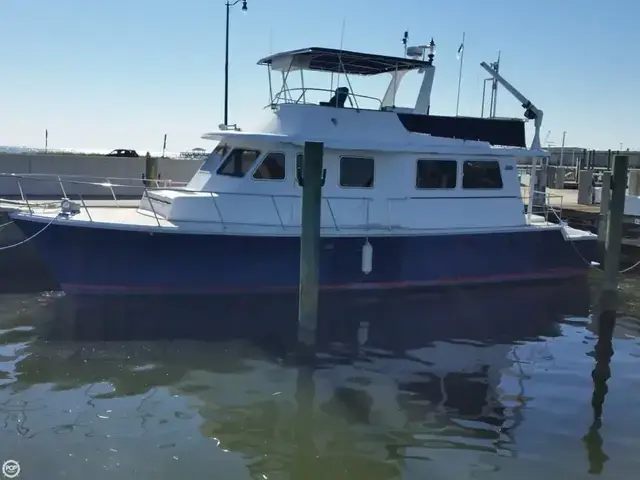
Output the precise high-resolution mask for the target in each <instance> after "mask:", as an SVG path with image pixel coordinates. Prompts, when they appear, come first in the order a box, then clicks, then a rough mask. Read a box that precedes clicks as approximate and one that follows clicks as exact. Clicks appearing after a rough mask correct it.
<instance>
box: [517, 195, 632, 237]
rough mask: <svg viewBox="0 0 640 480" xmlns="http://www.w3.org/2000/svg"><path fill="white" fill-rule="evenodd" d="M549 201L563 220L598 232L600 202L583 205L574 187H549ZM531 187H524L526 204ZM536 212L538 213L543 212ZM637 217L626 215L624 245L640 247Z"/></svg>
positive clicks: (551, 219) (573, 225)
mask: <svg viewBox="0 0 640 480" xmlns="http://www.w3.org/2000/svg"><path fill="white" fill-rule="evenodd" d="M547 193H548V194H549V201H550V204H551V206H553V207H554V208H555V209H556V211H557V212H559V213H560V216H561V218H562V220H564V221H565V222H567V223H568V224H569V225H571V226H572V227H575V228H580V229H584V230H589V231H591V232H593V233H598V222H599V220H600V204H595V205H581V204H579V203H578V191H577V190H574V189H554V188H547ZM528 196H529V188H528V187H522V198H523V199H524V203H525V206H526V204H527V203H528ZM534 213H537V214H538V215H540V214H542V212H536V211H535V210H534ZM548 220H549V221H556V220H557V218H555V216H553V215H552V216H549V217H548ZM636 221H637V219H636V218H634V217H631V216H628V215H625V216H624V238H623V240H622V243H623V245H625V246H630V247H640V225H638V223H636Z"/></svg>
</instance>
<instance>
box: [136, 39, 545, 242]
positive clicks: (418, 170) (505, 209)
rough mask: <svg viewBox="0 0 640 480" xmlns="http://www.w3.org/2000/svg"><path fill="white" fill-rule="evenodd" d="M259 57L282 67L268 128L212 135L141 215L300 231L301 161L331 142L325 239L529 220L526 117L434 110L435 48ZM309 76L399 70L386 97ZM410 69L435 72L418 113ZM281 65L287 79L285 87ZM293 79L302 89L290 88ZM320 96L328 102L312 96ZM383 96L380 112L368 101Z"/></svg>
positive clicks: (239, 228)
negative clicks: (403, 89)
mask: <svg viewBox="0 0 640 480" xmlns="http://www.w3.org/2000/svg"><path fill="white" fill-rule="evenodd" d="M259 63H260V64H263V65H266V66H267V67H268V70H269V74H270V77H269V78H270V82H269V87H270V102H269V105H267V107H266V108H265V110H264V112H263V115H264V118H263V120H262V122H261V127H260V128H258V129H256V131H253V132H245V131H241V130H239V129H237V128H229V127H228V126H221V128H220V130H218V131H216V132H212V133H208V134H205V135H204V136H203V138H205V139H210V140H214V141H218V142H219V143H218V145H217V146H216V148H215V149H214V150H213V152H212V153H211V154H210V155H209V156H208V158H207V159H206V161H205V162H204V163H203V165H202V167H201V168H200V170H199V171H198V172H197V173H196V175H195V176H194V177H193V179H192V180H191V181H190V182H189V184H188V186H187V187H186V190H184V191H175V190H173V191H169V190H159V191H158V190H156V191H150V192H149V194H148V196H149V197H150V199H151V203H150V202H149V199H147V198H146V197H144V198H143V199H142V201H141V204H140V209H139V212H140V213H144V214H147V215H153V216H155V215H158V216H160V217H161V218H163V219H165V220H167V221H169V222H171V223H172V224H180V225H187V224H189V225H191V228H190V229H193V228H195V229H198V227H196V225H203V224H207V228H206V230H207V231H212V230H211V229H212V228H213V231H216V230H220V231H225V232H227V233H235V232H237V233H239V234H256V235H298V234H299V228H300V207H301V202H300V196H301V187H300V186H299V185H298V182H297V176H296V171H297V170H296V168H297V166H298V165H300V162H301V160H302V152H303V147H304V143H305V142H306V141H316V142H323V144H324V160H323V164H324V168H325V169H326V181H325V184H324V187H323V205H322V209H323V212H322V228H323V235H327V236H330V235H363V234H366V235H384V236H389V235H407V234H417V233H419V232H422V233H423V234H424V233H427V232H428V231H433V232H434V233H448V232H450V233H461V229H462V230H468V231H469V233H471V232H478V231H485V230H486V231H496V230H500V229H504V230H519V229H522V228H527V227H528V225H527V221H526V217H525V215H524V210H523V202H522V198H521V190H520V182H519V179H518V175H517V169H516V159H517V157H519V156H527V157H529V156H532V155H535V154H536V153H533V152H532V151H531V150H528V149H527V148H526V146H525V144H524V122H523V121H522V120H517V119H516V120H514V119H480V118H469V117H445V116H435V115H431V114H429V105H430V95H431V86H432V83H433V78H434V74H435V67H434V66H433V55H432V54H430V55H429V60H427V61H425V60H417V59H410V58H396V57H387V56H381V55H372V54H365V53H357V52H346V51H339V50H332V49H322V48H309V49H303V50H296V51H293V52H285V53H280V54H276V55H273V56H271V57H268V58H265V59H263V60H261V61H260V62H259ZM308 71H316V72H317V71H320V72H324V73H327V74H331V75H332V76H333V75H334V74H335V75H338V74H341V75H342V76H343V77H345V80H344V81H343V85H344V83H346V84H347V85H349V86H350V85H351V82H350V81H349V78H350V76H352V75H364V76H374V75H389V77H390V83H389V86H388V88H387V89H386V91H385V92H384V95H383V97H382V98H381V99H380V100H378V99H373V97H368V96H361V95H357V94H355V93H353V89H352V88H350V87H344V86H343V87H337V88H336V89H333V88H329V89H322V88H315V87H312V86H306V85H305V81H304V78H305V77H304V74H305V73H306V72H308ZM409 71H418V73H420V74H422V75H423V76H424V79H423V82H422V86H421V88H420V92H419V94H418V99H417V100H416V104H415V106H414V107H412V108H409V107H397V106H396V105H395V97H396V92H397V91H398V87H399V85H400V83H401V80H402V78H403V77H404V75H405V74H406V73H407V72H409ZM274 72H275V73H276V74H280V76H281V77H282V85H281V87H280V89H279V90H277V91H276V92H275V93H274V88H273V82H272V81H271V76H272V74H273V73H274ZM293 72H296V74H295V75H294V74H293ZM298 73H299V76H298ZM328 76H329V75H327V77H328ZM290 77H292V78H299V79H300V85H301V86H300V87H290V86H289V83H290V82H291V79H290ZM318 94H319V95H320V96H321V98H323V100H312V97H314V95H315V96H316V97H317V96H318ZM372 99H373V100H375V101H373V102H371V101H370V102H369V104H370V106H371V108H363V105H364V103H366V102H365V100H372ZM371 104H372V105H371ZM203 228H204V227H203Z"/></svg>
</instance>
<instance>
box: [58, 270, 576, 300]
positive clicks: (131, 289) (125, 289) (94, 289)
mask: <svg viewBox="0 0 640 480" xmlns="http://www.w3.org/2000/svg"><path fill="white" fill-rule="evenodd" d="M587 272H588V269H587V268H561V269H553V270H547V271H544V272H539V273H527V274H501V275H487V276H480V277H460V278H451V279H443V280H425V281H408V282H376V283H374V282H371V283H352V284H343V285H320V290H322V291H347V290H352V291H368V290H393V289H403V288H418V287H438V286H454V285H465V284H477V283H500V282H509V281H526V280H544V279H553V278H559V277H571V276H576V275H584V274H586V273H587ZM61 287H62V289H63V290H64V291H67V292H70V293H88V294H91V293H94V294H97V293H103V294H136V293H157V294H163V293H164V294H168V293H201V294H207V293H222V294H225V293H226V294H232V293H249V292H261V293H278V292H292V291H296V290H297V289H298V285H283V286H269V285H247V286H238V287H225V286H211V287H201V288H197V287H187V288H181V287H177V286H161V285H159V286H148V287H147V286H140V287H138V286H133V285H85V284H73V283H63V284H62V285H61Z"/></svg>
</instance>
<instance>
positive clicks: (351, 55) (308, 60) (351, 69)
mask: <svg viewBox="0 0 640 480" xmlns="http://www.w3.org/2000/svg"><path fill="white" fill-rule="evenodd" d="M258 65H271V67H272V68H274V69H277V70H288V69H289V68H291V69H299V70H316V71H321V72H331V73H345V74H347V75H378V74H381V73H391V72H395V71H396V70H416V69H419V68H428V67H430V66H431V64H430V63H429V62H427V61H424V60H414V59H412V58H402V57H389V56H387V55H376V54H374V53H360V52H350V51H348V50H336V49H333V48H320V47H311V48H303V49H301V50H291V51H289V52H281V53H276V54H275V55H271V56H269V57H266V58H263V59H262V60H260V61H259V62H258Z"/></svg>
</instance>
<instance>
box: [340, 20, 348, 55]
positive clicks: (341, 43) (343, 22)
mask: <svg viewBox="0 0 640 480" xmlns="http://www.w3.org/2000/svg"><path fill="white" fill-rule="evenodd" d="M346 22H347V18H346V17H342V32H341V33H340V50H342V45H343V44H344V27H345V24H346Z"/></svg>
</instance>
